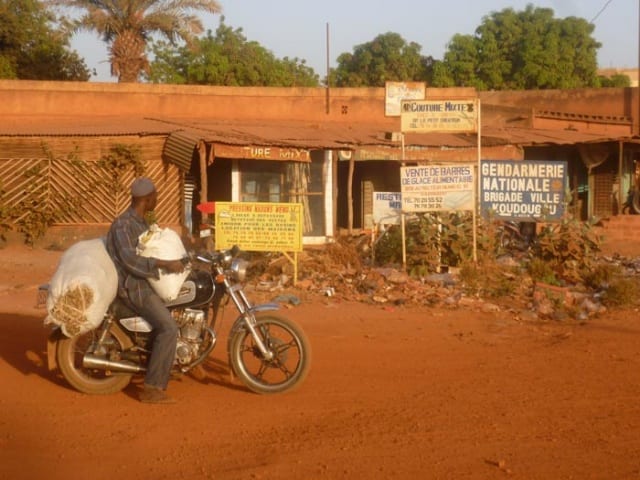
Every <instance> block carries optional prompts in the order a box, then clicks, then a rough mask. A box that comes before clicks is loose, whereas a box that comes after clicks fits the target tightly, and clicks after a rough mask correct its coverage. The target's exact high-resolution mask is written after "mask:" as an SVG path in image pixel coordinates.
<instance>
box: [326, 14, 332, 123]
mask: <svg viewBox="0 0 640 480" xmlns="http://www.w3.org/2000/svg"><path fill="white" fill-rule="evenodd" d="M329 47H330V42H329V22H327V106H326V108H327V115H328V114H329V113H331V95H330V92H329V88H330V83H331V82H330V80H329V75H330V74H331V67H330V60H329V56H330V54H329Z"/></svg>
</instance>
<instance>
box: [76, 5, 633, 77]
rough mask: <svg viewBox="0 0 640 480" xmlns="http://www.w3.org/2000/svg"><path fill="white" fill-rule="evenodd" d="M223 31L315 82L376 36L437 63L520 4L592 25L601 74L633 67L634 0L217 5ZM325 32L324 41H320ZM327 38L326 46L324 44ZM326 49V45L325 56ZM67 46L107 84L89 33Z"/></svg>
mask: <svg viewBox="0 0 640 480" xmlns="http://www.w3.org/2000/svg"><path fill="white" fill-rule="evenodd" d="M219 2H220V4H221V5H222V9H223V12H222V15H224V17H225V24H226V25H227V26H229V27H232V28H234V29H235V28H242V30H243V34H244V35H245V37H246V38H247V39H248V40H250V41H257V42H258V43H260V44H261V45H262V46H263V47H265V48H267V49H268V50H270V51H271V52H273V54H274V55H275V56H276V57H278V58H284V57H289V58H294V57H297V58H299V59H304V60H306V62H307V65H309V66H310V67H312V68H313V69H314V70H315V72H316V73H317V74H319V75H320V77H321V78H322V77H324V76H325V74H326V71H327V58H328V59H329V63H330V66H331V67H335V66H336V59H337V57H338V56H339V55H340V54H342V53H345V52H352V51H353V49H354V47H355V46H357V45H361V44H363V43H367V42H370V41H372V40H373V39H374V38H375V37H376V36H378V35H380V34H383V33H387V32H395V33H398V34H400V35H401V36H402V37H403V38H404V39H405V40H406V41H407V42H416V43H418V44H419V45H421V46H422V51H421V53H422V55H426V56H428V55H430V56H432V57H433V58H435V59H438V60H440V59H442V57H443V56H444V52H445V51H446V47H447V43H448V42H449V41H450V40H451V38H452V37H453V35H455V34H456V33H460V34H465V35H470V34H473V33H474V31H475V29H476V28H477V27H478V26H479V25H480V24H481V23H482V19H483V17H485V16H487V15H489V14H490V13H491V12H495V11H500V10H503V9H505V8H513V9H514V10H516V11H521V10H524V9H525V8H526V6H527V4H533V5H534V6H536V7H542V8H551V9H553V11H554V13H555V17H556V18H565V17H569V16H576V17H581V18H584V19H586V20H587V21H589V22H592V23H594V24H595V31H594V34H593V36H594V37H595V39H596V40H597V41H599V42H600V43H601V44H602V47H601V48H600V49H599V50H598V65H599V66H600V67H601V68H636V67H637V65H638V45H639V40H638V24H639V17H640V14H639V11H638V8H639V5H640V0H545V1H542V0H538V1H535V0H523V1H519V0H444V1H443V0H392V1H388V0H386V1H383V0H324V1H313V0H271V1H268V2H266V1H264V0H219ZM199 16H200V18H201V19H202V21H203V24H204V27H205V30H212V31H215V29H216V28H217V27H218V24H219V22H220V15H209V14H199ZM327 31H328V36H327ZM327 38H328V40H329V41H328V42H327ZM327 43H328V44H329V48H328V55H327ZM71 47H72V48H73V49H74V50H76V51H77V52H78V53H79V54H80V55H81V56H82V57H83V58H84V59H85V62H86V64H87V66H88V67H89V68H90V69H95V71H96V72H97V76H94V77H92V79H91V81H95V82H115V81H116V80H117V79H116V78H115V77H111V75H110V73H109V70H110V67H109V63H108V61H107V58H108V55H107V47H106V44H104V43H103V42H102V41H100V39H99V38H98V37H97V36H96V35H95V34H93V33H80V34H76V35H75V36H74V38H73V40H72V43H71Z"/></svg>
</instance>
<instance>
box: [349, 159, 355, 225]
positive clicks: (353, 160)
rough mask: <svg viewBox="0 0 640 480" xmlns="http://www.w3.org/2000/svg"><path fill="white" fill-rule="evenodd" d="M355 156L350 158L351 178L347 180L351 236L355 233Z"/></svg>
mask: <svg viewBox="0 0 640 480" xmlns="http://www.w3.org/2000/svg"><path fill="white" fill-rule="evenodd" d="M354 157H355V155H353V152H352V153H351V157H350V158H349V177H348V179H347V202H348V204H347V212H348V213H349V235H351V233H353V171H354V170H355V159H354Z"/></svg>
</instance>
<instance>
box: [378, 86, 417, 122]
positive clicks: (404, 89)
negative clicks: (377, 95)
mask: <svg viewBox="0 0 640 480" xmlns="http://www.w3.org/2000/svg"><path fill="white" fill-rule="evenodd" d="M426 91H427V87H426V84H425V83H424V82H386V83H385V103H384V114H385V115H386V116H387V117H399V116H400V105H401V104H402V101H403V100H424V97H425V94H426Z"/></svg>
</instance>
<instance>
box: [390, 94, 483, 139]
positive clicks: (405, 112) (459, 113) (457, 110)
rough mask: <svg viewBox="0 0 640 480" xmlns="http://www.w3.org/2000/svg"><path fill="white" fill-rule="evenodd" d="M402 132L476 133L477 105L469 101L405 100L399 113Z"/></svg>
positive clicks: (471, 100)
mask: <svg viewBox="0 0 640 480" xmlns="http://www.w3.org/2000/svg"><path fill="white" fill-rule="evenodd" d="M400 123H401V127H400V129H401V130H402V131H403V132H413V133H428V132H476V131H477V130H478V104H477V102H476V101H475V99H469V100H405V101H403V102H402V109H401V113H400Z"/></svg>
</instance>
